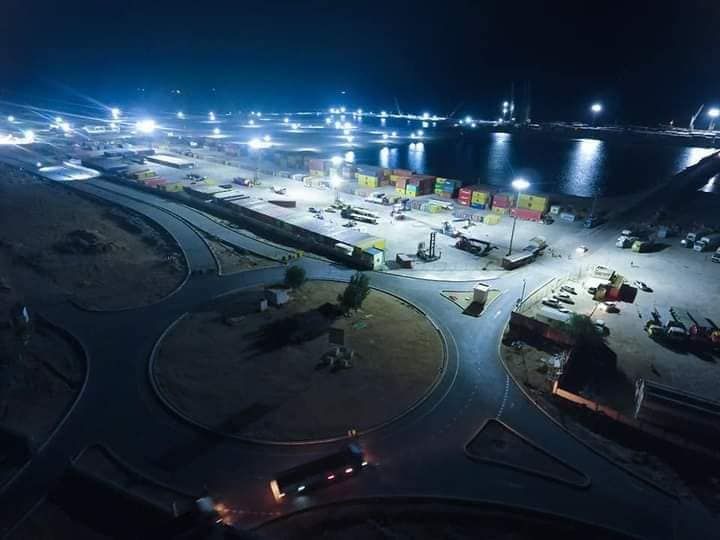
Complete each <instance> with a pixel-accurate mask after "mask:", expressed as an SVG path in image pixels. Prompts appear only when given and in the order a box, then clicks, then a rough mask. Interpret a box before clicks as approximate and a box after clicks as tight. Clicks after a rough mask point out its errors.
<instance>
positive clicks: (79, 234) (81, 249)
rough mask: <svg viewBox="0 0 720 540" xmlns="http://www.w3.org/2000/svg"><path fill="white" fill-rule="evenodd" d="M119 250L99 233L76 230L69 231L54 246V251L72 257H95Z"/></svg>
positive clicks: (117, 246)
mask: <svg viewBox="0 0 720 540" xmlns="http://www.w3.org/2000/svg"><path fill="white" fill-rule="evenodd" d="M117 249H121V246H120V245H119V244H117V243H116V242H110V241H108V239H107V238H106V237H105V236H104V235H103V234H102V233H101V232H99V231H96V230H88V229H76V230H74V231H70V232H69V233H67V235H66V236H65V239H64V240H62V241H60V242H57V243H56V244H55V250H57V251H58V252H60V253H66V254H73V255H97V254H99V253H109V252H110V251H113V250H117Z"/></svg>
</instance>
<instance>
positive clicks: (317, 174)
mask: <svg viewBox="0 0 720 540" xmlns="http://www.w3.org/2000/svg"><path fill="white" fill-rule="evenodd" d="M310 176H325V173H324V172H322V171H318V170H315V169H310Z"/></svg>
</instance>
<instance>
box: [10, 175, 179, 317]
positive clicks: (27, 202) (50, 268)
mask: <svg viewBox="0 0 720 540" xmlns="http://www.w3.org/2000/svg"><path fill="white" fill-rule="evenodd" d="M0 276H6V277H7V278H9V279H11V280H12V281H13V283H15V286H16V287H17V289H19V290H21V291H24V292H25V294H26V295H27V296H30V291H32V296H35V297H41V298H43V300H44V301H50V300H52V299H56V300H61V299H63V298H71V299H73V300H75V301H77V302H79V303H80V304H82V305H85V306H88V307H94V308H100V309H114V308H123V307H134V306H139V305H143V304H147V303H151V302H154V301H157V300H160V299H161V298H163V297H165V296H166V295H167V294H169V293H170V292H172V291H173V290H174V289H175V288H176V287H177V286H178V285H179V284H180V282H181V281H182V279H183V278H184V276H185V260H184V257H183V256H182V254H181V252H180V250H179V248H178V246H177V245H176V244H175V243H174V242H173V241H172V240H171V239H170V238H169V237H168V236H167V235H166V234H165V233H163V232H161V231H160V230H158V229H156V228H155V227H153V226H151V225H150V224H149V223H148V222H147V221H145V220H144V219H142V218H140V217H139V216H137V215H135V214H132V213H130V212H128V211H125V210H121V209H118V208H114V207H110V206H105V205H102V204H99V203H96V202H94V201H90V200H88V199H85V198H82V197H80V196H79V195H77V194H75V193H72V192H70V191H69V190H67V189H65V188H63V187H62V186H58V185H55V184H49V183H46V182H42V181H40V180H38V179H35V178H34V177H31V176H29V175H26V174H24V173H22V172H20V171H17V170H16V169H13V168H10V167H5V166H2V167H0Z"/></svg>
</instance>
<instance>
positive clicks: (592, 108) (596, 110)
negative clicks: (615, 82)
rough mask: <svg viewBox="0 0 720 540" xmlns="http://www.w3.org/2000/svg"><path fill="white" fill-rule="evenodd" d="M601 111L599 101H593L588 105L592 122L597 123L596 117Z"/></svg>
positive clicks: (601, 107)
mask: <svg viewBox="0 0 720 540" xmlns="http://www.w3.org/2000/svg"><path fill="white" fill-rule="evenodd" d="M602 111H603V106H602V104H600V103H593V104H592V105H591V106H590V112H592V115H593V124H596V123H597V117H598V115H599V114H600V113H601V112H602Z"/></svg>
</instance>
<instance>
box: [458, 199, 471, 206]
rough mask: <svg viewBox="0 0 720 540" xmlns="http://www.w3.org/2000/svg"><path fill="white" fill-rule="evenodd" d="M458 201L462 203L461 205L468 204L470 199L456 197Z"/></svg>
mask: <svg viewBox="0 0 720 540" xmlns="http://www.w3.org/2000/svg"><path fill="white" fill-rule="evenodd" d="M458 203H460V204H462V205H463V206H470V199H458Z"/></svg>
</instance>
